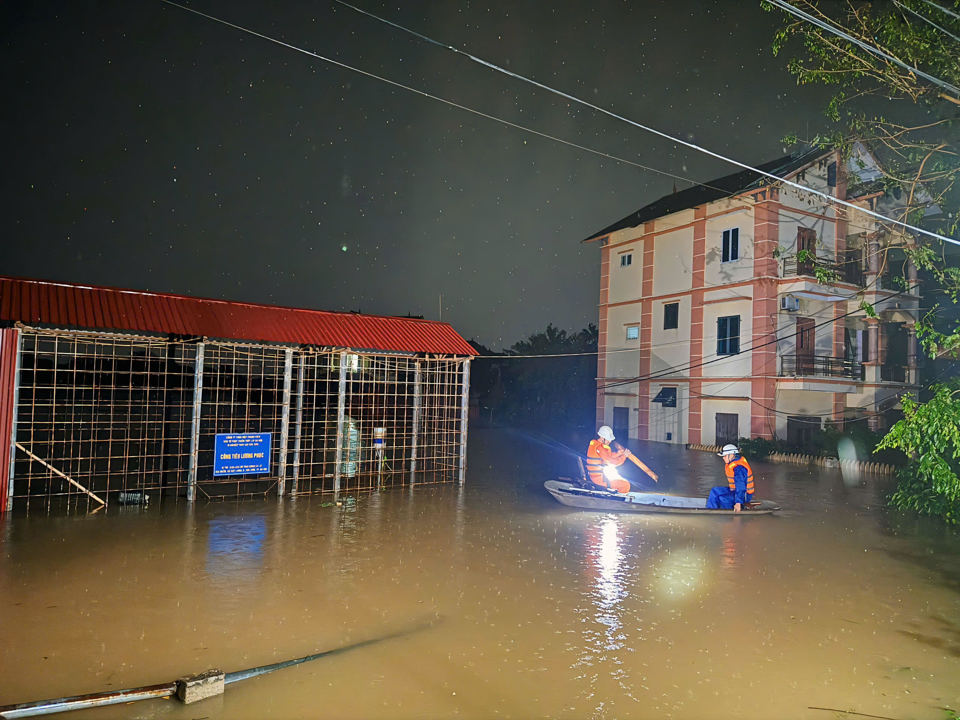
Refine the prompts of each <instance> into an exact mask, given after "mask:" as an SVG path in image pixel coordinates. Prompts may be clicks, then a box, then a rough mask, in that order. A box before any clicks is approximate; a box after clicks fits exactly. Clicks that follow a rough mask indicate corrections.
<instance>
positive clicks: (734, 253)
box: [720, 228, 740, 262]
mask: <svg viewBox="0 0 960 720" xmlns="http://www.w3.org/2000/svg"><path fill="white" fill-rule="evenodd" d="M739 259H740V228H730V229H729V230H724V231H723V248H722V250H721V255H720V262H733V261H734V260H739Z"/></svg>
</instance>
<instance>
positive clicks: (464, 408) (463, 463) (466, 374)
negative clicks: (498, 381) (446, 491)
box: [459, 360, 470, 485]
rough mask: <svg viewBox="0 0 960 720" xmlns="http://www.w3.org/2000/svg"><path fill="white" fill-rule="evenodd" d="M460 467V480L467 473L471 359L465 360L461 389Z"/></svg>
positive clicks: (461, 482)
mask: <svg viewBox="0 0 960 720" xmlns="http://www.w3.org/2000/svg"><path fill="white" fill-rule="evenodd" d="M460 393H461V395H460V468H459V481H460V484H461V485H463V481H464V479H465V478H466V474H467V416H468V415H469V411H470V361H469V360H464V361H463V386H462V387H461V389H460Z"/></svg>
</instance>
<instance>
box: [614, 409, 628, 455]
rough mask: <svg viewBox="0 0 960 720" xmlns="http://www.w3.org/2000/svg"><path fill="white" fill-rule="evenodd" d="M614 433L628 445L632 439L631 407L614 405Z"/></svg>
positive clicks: (623, 443)
mask: <svg viewBox="0 0 960 720" xmlns="http://www.w3.org/2000/svg"><path fill="white" fill-rule="evenodd" d="M613 434H614V435H615V436H616V438H617V440H618V441H619V442H620V444H621V445H623V446H626V444H627V440H629V439H630V408H627V407H619V406H614V408H613Z"/></svg>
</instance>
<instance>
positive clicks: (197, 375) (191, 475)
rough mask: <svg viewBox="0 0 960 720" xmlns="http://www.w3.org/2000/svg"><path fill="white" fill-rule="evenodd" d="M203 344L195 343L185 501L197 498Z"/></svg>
mask: <svg viewBox="0 0 960 720" xmlns="http://www.w3.org/2000/svg"><path fill="white" fill-rule="evenodd" d="M204 347H205V343H204V342H203V341H201V342H198V343H197V359H196V367H195V369H194V372H193V420H191V422H190V469H189V471H188V472H187V501H188V502H193V501H194V500H195V499H196V497H197V452H198V451H199V447H200V410H201V408H202V406H203V350H204Z"/></svg>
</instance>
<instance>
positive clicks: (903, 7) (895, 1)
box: [893, 0, 960, 42]
mask: <svg viewBox="0 0 960 720" xmlns="http://www.w3.org/2000/svg"><path fill="white" fill-rule="evenodd" d="M893 4H894V5H896V6H897V7H898V8H900V9H901V10H906V11H907V12H908V13H910V14H911V15H915V16H916V17H918V18H920V19H921V20H923V21H924V22H925V23H927V24H928V25H932V26H933V27H934V28H936V29H937V30H939V31H940V32H942V33H943V34H945V35H949V36H950V37H952V38H953V39H954V40H956V41H957V42H960V37H957V36H956V35H954V34H953V33H952V32H950V31H949V30H947V29H946V28H943V27H940V26H939V25H937V24H936V23H935V22H934V21H933V20H931V19H930V18H928V17H925V16H924V15H921V14H920V13H918V12H917V11H916V10H914V9H913V8H911V7H908V6H906V5H904V4H903V3H902V2H900V0H893Z"/></svg>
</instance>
